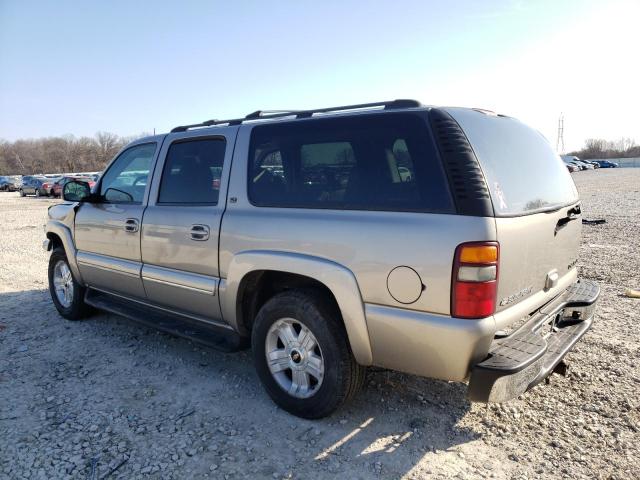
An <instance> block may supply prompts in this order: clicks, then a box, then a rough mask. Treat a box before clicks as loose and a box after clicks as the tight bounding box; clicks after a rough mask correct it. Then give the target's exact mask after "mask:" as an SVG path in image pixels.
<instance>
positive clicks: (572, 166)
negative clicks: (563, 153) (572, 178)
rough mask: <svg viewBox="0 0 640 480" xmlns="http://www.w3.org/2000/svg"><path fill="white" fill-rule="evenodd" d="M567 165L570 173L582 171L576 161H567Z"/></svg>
mask: <svg viewBox="0 0 640 480" xmlns="http://www.w3.org/2000/svg"><path fill="white" fill-rule="evenodd" d="M565 165H566V166H567V170H569V173H573V172H579V171H580V167H579V166H578V165H576V164H575V163H565Z"/></svg>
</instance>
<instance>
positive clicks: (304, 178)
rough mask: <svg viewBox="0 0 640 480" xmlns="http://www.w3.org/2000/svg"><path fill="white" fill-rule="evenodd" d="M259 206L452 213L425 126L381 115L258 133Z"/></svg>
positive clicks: (253, 188)
mask: <svg viewBox="0 0 640 480" xmlns="http://www.w3.org/2000/svg"><path fill="white" fill-rule="evenodd" d="M249 155H250V157H249V158H250V166H249V169H250V172H249V198H250V200H251V202H252V203H253V204H254V205H257V206H272V207H298V208H331V209H346V210H387V211H419V212H434V213H452V212H453V211H454V207H453V202H452V199H451V195H450V193H449V189H448V185H447V181H446V177H445V176H444V172H443V171H442V167H441V165H440V161H439V159H438V157H437V153H436V150H435V146H434V145H433V142H432V140H431V137H430V134H429V130H428V126H427V124H426V122H425V120H424V119H423V118H422V117H420V116H418V115H414V114H382V115H380V114H379V115H371V116H364V115H361V116H350V117H345V118H332V119H313V120H308V121H294V122H286V123H285V122H282V123H278V124H275V123H274V124H271V125H260V126H256V127H254V128H253V131H252V134H251V147H250V153H249Z"/></svg>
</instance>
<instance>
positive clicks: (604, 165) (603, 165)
mask: <svg viewBox="0 0 640 480" xmlns="http://www.w3.org/2000/svg"><path fill="white" fill-rule="evenodd" d="M595 162H596V163H597V164H598V165H600V168H618V167H619V165H618V164H617V163H616V162H610V161H609V160H596V161H595Z"/></svg>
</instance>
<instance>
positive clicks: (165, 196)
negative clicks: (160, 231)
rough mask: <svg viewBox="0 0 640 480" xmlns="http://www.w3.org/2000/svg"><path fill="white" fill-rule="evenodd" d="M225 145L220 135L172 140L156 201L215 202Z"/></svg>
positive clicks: (206, 203)
mask: <svg viewBox="0 0 640 480" xmlns="http://www.w3.org/2000/svg"><path fill="white" fill-rule="evenodd" d="M225 148H226V142H225V140H224V139H222V138H208V139H203V140H189V141H181V142H175V143H173V144H172V145H171V147H170V148H169V151H168V152H167V159H166V161H165V164H164V170H163V171H162V181H161V182H160V193H159V195H158V203H164V204H177V205H193V204H196V205H216V204H217V203H218V196H219V194H220V178H221V177H222V166H223V162H224V152H225Z"/></svg>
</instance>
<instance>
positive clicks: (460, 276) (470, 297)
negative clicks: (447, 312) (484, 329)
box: [451, 242, 499, 318]
mask: <svg viewBox="0 0 640 480" xmlns="http://www.w3.org/2000/svg"><path fill="white" fill-rule="evenodd" d="M498 259H499V247H498V243H497V242H472V243H463V244H461V245H458V248H456V253H455V258H454V261H453V272H452V278H451V315H452V316H454V317H457V318H484V317H488V316H490V315H493V314H494V313H495V311H496V293H497V285H498Z"/></svg>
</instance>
